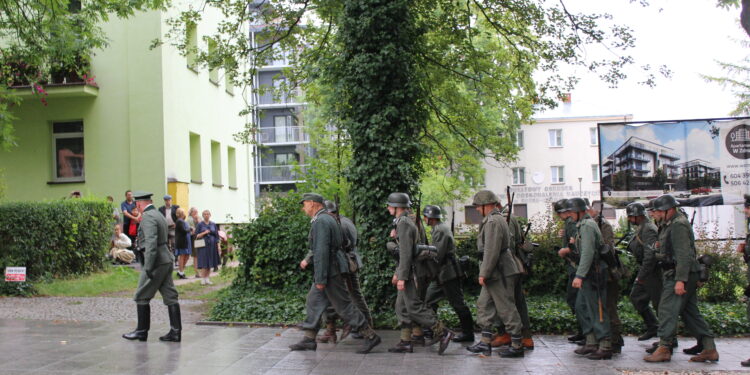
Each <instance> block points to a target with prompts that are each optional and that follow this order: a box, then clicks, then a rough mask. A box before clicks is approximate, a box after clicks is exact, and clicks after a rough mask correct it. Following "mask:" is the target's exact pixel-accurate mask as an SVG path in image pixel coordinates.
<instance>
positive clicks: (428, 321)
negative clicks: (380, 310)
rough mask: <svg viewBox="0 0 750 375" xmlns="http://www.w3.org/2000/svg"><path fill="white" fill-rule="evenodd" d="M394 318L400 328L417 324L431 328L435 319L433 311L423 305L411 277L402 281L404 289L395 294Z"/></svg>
mask: <svg viewBox="0 0 750 375" xmlns="http://www.w3.org/2000/svg"><path fill="white" fill-rule="evenodd" d="M396 318H398V322H399V324H400V325H401V327H402V328H406V327H411V326H412V325H413V324H417V325H419V326H420V327H423V328H432V327H433V326H434V325H435V323H436V322H437V319H436V317H435V312H434V311H432V310H430V309H428V308H427V306H425V304H424V302H422V299H421V298H419V293H418V291H417V286H416V285H415V284H414V280H413V279H409V280H405V281H404V290H399V291H398V293H397V294H396Z"/></svg>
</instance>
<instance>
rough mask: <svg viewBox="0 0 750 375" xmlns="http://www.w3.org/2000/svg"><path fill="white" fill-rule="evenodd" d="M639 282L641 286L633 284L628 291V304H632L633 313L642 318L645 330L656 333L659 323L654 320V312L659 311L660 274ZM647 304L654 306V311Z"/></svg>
mask: <svg viewBox="0 0 750 375" xmlns="http://www.w3.org/2000/svg"><path fill="white" fill-rule="evenodd" d="M641 282H642V284H639V283H637V282H633V288H632V289H631V290H630V303H632V304H633V307H634V308H635V311H637V312H638V314H640V315H641V316H642V317H643V320H644V323H646V330H647V331H656V329H657V328H658V327H659V321H658V320H657V319H656V315H655V314H654V310H656V311H659V299H660V298H661V291H662V285H661V272H658V273H655V274H652V275H649V276H648V277H646V278H645V279H643V280H641ZM649 303H651V304H653V305H654V310H651V307H650V306H649Z"/></svg>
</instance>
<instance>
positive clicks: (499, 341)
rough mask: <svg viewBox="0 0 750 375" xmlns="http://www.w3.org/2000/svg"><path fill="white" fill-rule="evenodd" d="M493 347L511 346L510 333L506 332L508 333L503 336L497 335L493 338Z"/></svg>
mask: <svg viewBox="0 0 750 375" xmlns="http://www.w3.org/2000/svg"><path fill="white" fill-rule="evenodd" d="M491 345H492V347H493V348H497V347H500V346H506V345H510V333H507V332H506V333H503V334H502V335H497V336H495V337H493V338H492V343H491Z"/></svg>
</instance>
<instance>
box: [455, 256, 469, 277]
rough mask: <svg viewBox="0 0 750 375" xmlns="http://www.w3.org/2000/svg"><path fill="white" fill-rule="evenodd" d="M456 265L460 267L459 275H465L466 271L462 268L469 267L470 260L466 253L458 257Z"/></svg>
mask: <svg viewBox="0 0 750 375" xmlns="http://www.w3.org/2000/svg"><path fill="white" fill-rule="evenodd" d="M458 267H459V268H460V269H461V277H466V273H465V272H463V270H468V269H469V268H470V267H471V260H470V259H469V256H468V255H464V256H462V257H460V258H458Z"/></svg>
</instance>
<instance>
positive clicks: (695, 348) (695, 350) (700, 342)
mask: <svg viewBox="0 0 750 375" xmlns="http://www.w3.org/2000/svg"><path fill="white" fill-rule="evenodd" d="M697 339H698V342H697V343H696V344H695V345H693V346H691V347H689V348H687V349H682V352H683V353H685V354H689V355H696V354H698V353H700V352H702V351H703V340H701V338H700V337H698V338H697Z"/></svg>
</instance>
